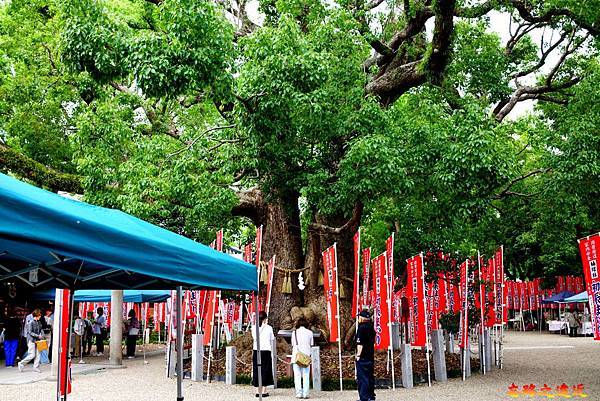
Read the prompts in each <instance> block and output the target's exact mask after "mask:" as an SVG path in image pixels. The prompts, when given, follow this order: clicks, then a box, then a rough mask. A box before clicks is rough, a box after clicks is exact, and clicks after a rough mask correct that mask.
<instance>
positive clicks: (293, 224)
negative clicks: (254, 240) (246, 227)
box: [262, 195, 304, 329]
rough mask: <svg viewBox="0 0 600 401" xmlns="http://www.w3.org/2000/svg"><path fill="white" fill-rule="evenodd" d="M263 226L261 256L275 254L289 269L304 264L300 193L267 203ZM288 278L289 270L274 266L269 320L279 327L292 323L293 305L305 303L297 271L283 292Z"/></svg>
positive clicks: (284, 266)
mask: <svg viewBox="0 0 600 401" xmlns="http://www.w3.org/2000/svg"><path fill="white" fill-rule="evenodd" d="M263 226H264V227H263V247H262V255H263V257H262V260H263V261H268V260H269V259H270V258H271V257H272V256H273V255H276V256H275V258H276V259H275V260H276V265H277V267H278V268H280V269H287V270H297V269H300V268H302V267H303V266H304V257H303V252H302V236H301V231H300V210H299V208H298V197H297V195H292V196H288V197H286V198H285V199H279V200H276V201H274V202H270V203H268V204H266V206H265V210H264V220H263ZM285 278H286V273H284V272H283V271H281V270H277V269H276V270H275V273H274V275H273V291H272V295H271V310H270V312H269V320H270V322H271V324H272V325H273V327H274V328H275V329H279V328H280V327H281V326H282V324H283V323H290V322H289V321H288V322H286V318H288V317H289V316H290V313H289V312H290V309H291V308H292V307H294V306H300V305H301V304H302V298H301V293H300V290H299V289H298V273H293V274H291V275H290V278H291V281H292V285H291V290H292V293H291V294H284V293H282V287H283V284H284V280H285Z"/></svg>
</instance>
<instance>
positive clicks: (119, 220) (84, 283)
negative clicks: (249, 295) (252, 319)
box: [0, 174, 258, 290]
mask: <svg viewBox="0 0 600 401" xmlns="http://www.w3.org/2000/svg"><path fill="white" fill-rule="evenodd" d="M32 270H35V271H36V272H37V273H38V274H37V276H38V277H37V280H33V281H34V282H30V281H29V272H30V271H32ZM8 279H19V280H21V281H22V282H25V283H26V284H27V285H29V286H31V287H32V289H34V290H35V289H43V288H72V289H73V288H75V289H85V288H88V289H170V288H174V287H176V286H179V285H182V286H184V287H186V288H215V289H230V290H256V288H257V284H258V280H257V275H256V268H255V267H254V265H251V264H249V263H246V262H243V261H241V260H239V259H236V258H233V257H231V256H229V255H227V254H224V253H221V252H217V251H215V250H213V249H211V248H209V247H208V246H205V245H202V244H199V243H197V242H195V241H192V240H191V239H189V238H186V237H183V236H181V235H177V234H175V233H173V232H170V231H168V230H165V229H163V228H160V227H158V226H155V225H153V224H150V223H147V222H145V221H143V220H140V219H138V218H135V217H133V216H131V215H128V214H126V213H123V212H121V211H119V210H113V209H106V208H102V207H98V206H93V205H90V204H87V203H84V202H79V201H76V200H72V199H68V198H65V197H62V196H59V195H57V194H54V193H51V192H48V191H45V190H43V189H40V188H37V187H34V186H32V185H29V184H27V183H24V182H22V181H19V180H16V179H14V178H12V177H9V176H7V175H4V174H0V281H5V280H8Z"/></svg>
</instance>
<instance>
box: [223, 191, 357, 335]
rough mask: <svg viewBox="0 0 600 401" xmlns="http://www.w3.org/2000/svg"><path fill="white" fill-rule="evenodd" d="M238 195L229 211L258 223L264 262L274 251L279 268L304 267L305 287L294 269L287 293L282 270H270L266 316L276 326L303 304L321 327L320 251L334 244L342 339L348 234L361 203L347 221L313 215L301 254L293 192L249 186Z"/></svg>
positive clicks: (346, 321) (350, 259) (350, 260)
mask: <svg viewBox="0 0 600 401" xmlns="http://www.w3.org/2000/svg"><path fill="white" fill-rule="evenodd" d="M238 197H239V199H240V204H239V205H238V206H237V207H236V208H234V210H233V214H234V215H240V216H246V217H248V218H250V219H251V220H252V221H253V222H254V224H255V225H256V226H257V227H258V226H260V225H261V224H262V225H263V246H262V258H261V259H262V261H263V262H267V261H268V260H269V259H270V258H271V257H272V256H273V255H276V265H277V267H278V268H279V269H287V270H300V269H304V268H305V267H306V270H304V271H303V276H304V279H305V281H306V282H307V285H306V288H305V290H304V291H300V290H299V288H298V274H299V273H297V272H296V273H293V274H291V275H290V277H291V280H292V285H291V290H292V293H291V294H284V293H282V287H283V284H284V280H285V279H286V273H285V272H283V271H281V270H278V269H276V270H275V273H274V278H273V291H272V295H271V310H270V313H269V320H270V322H271V324H272V325H273V327H274V328H275V329H276V330H278V329H279V328H281V327H282V326H283V327H289V326H290V324H291V323H293V321H292V316H291V315H290V311H291V309H292V308H293V307H295V306H305V307H308V308H310V309H311V310H312V313H311V315H312V314H313V313H314V319H313V323H314V325H315V327H317V328H319V329H323V330H324V331H327V320H326V319H327V318H326V310H327V307H326V305H325V296H324V292H323V285H322V284H321V285H319V276H320V275H322V274H323V264H322V260H321V252H323V251H324V250H325V249H326V248H327V247H329V246H331V245H333V244H334V243H336V242H337V250H338V272H339V282H340V286H343V292H344V294H343V295H344V297H342V298H341V299H340V300H341V302H340V316H341V327H340V329H341V333H342V338H344V336H345V333H346V331H347V330H348V329H349V328H350V327H351V326H352V324H353V323H354V322H353V321H352V320H351V317H350V316H351V314H350V309H351V306H352V289H353V286H352V276H353V273H354V254H353V242H352V237H353V235H354V233H355V232H356V230H357V229H358V226H359V224H360V216H361V214H362V205H361V206H360V207H358V208H357V210H355V212H354V214H353V217H352V218H351V219H350V221H348V219H347V218H345V217H343V216H337V217H335V218H331V217H330V218H324V217H320V216H316V217H315V218H314V220H313V224H312V225H311V228H309V232H308V240H307V244H306V253H304V252H303V244H302V236H301V227H300V209H299V206H298V195H297V194H287V195H286V196H282V197H279V198H271V199H265V198H264V196H263V194H262V193H261V192H260V190H258V189H251V190H248V191H244V192H239V193H238ZM333 227H341V228H333Z"/></svg>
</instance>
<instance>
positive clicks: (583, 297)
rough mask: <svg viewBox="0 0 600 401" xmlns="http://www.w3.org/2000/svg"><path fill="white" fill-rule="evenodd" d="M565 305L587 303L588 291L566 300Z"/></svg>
mask: <svg viewBox="0 0 600 401" xmlns="http://www.w3.org/2000/svg"><path fill="white" fill-rule="evenodd" d="M562 302H564V303H569V304H570V303H587V302H588V293H587V291H583V292H580V293H579V294H576V295H573V296H572V297H568V298H565V300H564V301H562Z"/></svg>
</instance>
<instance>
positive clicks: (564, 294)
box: [542, 291, 573, 304]
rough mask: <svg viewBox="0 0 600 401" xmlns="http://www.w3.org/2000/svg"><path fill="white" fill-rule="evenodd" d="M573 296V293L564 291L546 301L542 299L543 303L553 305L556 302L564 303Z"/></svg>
mask: <svg viewBox="0 0 600 401" xmlns="http://www.w3.org/2000/svg"><path fill="white" fill-rule="evenodd" d="M572 296H573V293H572V292H571V291H563V292H559V293H558V294H554V295H552V296H551V297H548V298H546V299H542V303H544V304H551V303H554V302H564V300H565V298H569V297H572Z"/></svg>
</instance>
